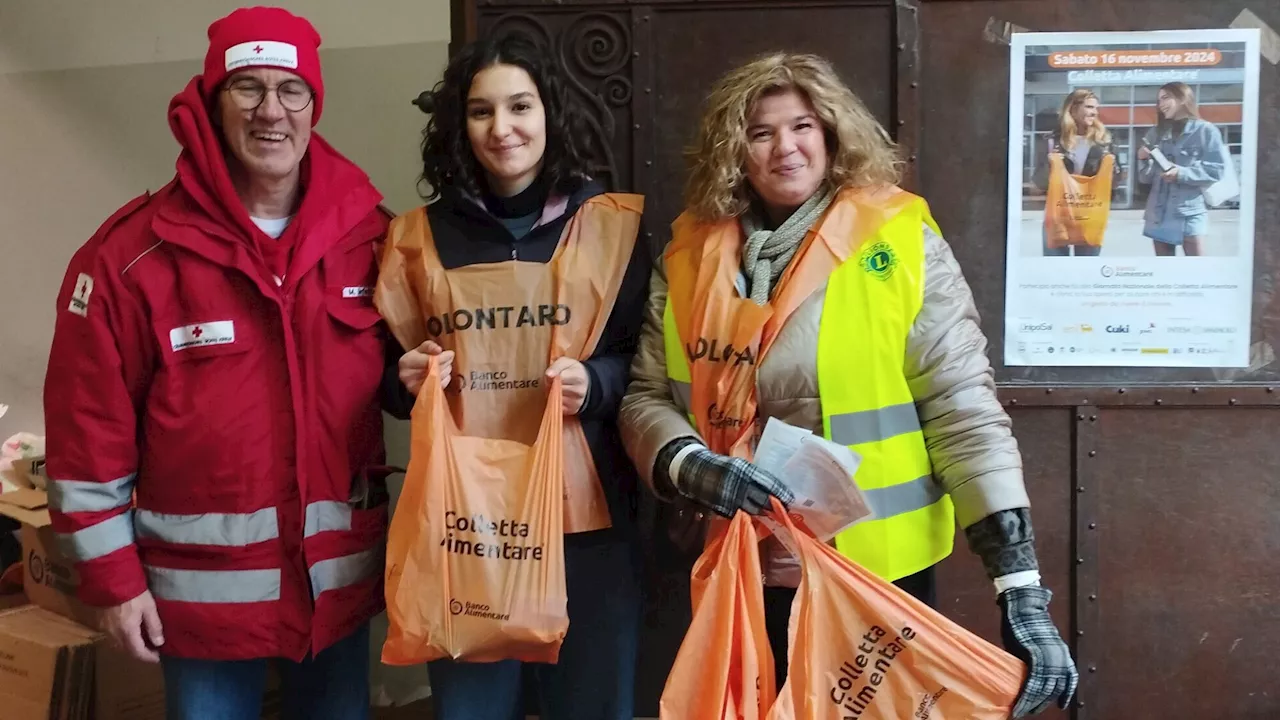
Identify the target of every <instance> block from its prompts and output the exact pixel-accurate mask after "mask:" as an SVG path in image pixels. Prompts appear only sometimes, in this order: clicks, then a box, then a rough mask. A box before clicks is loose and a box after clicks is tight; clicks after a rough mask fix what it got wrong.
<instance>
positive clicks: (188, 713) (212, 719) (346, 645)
mask: <svg viewBox="0 0 1280 720" xmlns="http://www.w3.org/2000/svg"><path fill="white" fill-rule="evenodd" d="M160 663H161V667H162V668H163V669H164V684H165V688H164V690H165V706H166V708H167V709H166V711H165V718H166V720H256V718H259V717H261V716H262V695H263V693H264V692H265V690H266V682H267V660H266V659H265V658H263V659H260V660H190V659H186V658H176V657H164V656H161V659H160ZM277 663H278V664H277V667H278V669H279V671H280V696H281V697H280V700H281V705H282V716H283V720H368V718H369V704H370V703H369V624H368V623H365V624H364V625H363V626H362V627H361V628H360V629H359V630H357V631H355V632H354V633H352V634H351V635H348V636H347V637H345V638H343V639H342V640H339V641H338V642H337V643H336V644H334V645H332V646H330V647H328V648H325V650H324V651H323V652H321V653H320V654H319V655H315V656H309V657H307V658H306V659H304V660H303V661H302V662H300V663H295V662H291V661H288V660H278V661H277Z"/></svg>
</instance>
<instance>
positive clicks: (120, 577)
mask: <svg viewBox="0 0 1280 720" xmlns="http://www.w3.org/2000/svg"><path fill="white" fill-rule="evenodd" d="M76 570H77V571H78V572H79V573H80V587H79V589H78V590H77V595H78V597H79V598H80V601H81V602H83V603H84V604H85V605H89V606H90V607H98V608H108V607H115V606H117V605H123V604H124V603H126V602H128V601H130V600H132V599H134V598H136V597H138V596H139V595H141V594H142V593H144V592H146V591H147V576H146V573H145V572H144V571H143V569H142V561H141V560H139V559H138V548H137V546H136V545H130V546H129V547H126V548H121V549H120V550H117V551H115V552H113V553H111V554H110V555H106V556H104V557H100V558H96V559H94V560H91V561H89V562H85V563H78V564H77V566H76Z"/></svg>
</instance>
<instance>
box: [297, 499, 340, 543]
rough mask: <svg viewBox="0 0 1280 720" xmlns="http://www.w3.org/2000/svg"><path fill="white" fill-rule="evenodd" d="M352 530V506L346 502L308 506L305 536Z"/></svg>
mask: <svg viewBox="0 0 1280 720" xmlns="http://www.w3.org/2000/svg"><path fill="white" fill-rule="evenodd" d="M350 529H351V506H350V505H348V504H347V503H344V502H335V501H333V500H322V501H320V502H313V503H311V504H310V505H308V506H307V518H306V524H305V525H304V527H303V535H304V536H305V537H311V536H312V535H315V534H316V533H322V532H328V531H330V530H350Z"/></svg>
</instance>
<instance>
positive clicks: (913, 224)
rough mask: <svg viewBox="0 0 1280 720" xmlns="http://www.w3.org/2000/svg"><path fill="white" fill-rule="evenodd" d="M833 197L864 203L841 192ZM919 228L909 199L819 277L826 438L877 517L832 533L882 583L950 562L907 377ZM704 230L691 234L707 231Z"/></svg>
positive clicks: (677, 376)
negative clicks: (846, 460) (848, 457)
mask: <svg viewBox="0 0 1280 720" xmlns="http://www.w3.org/2000/svg"><path fill="white" fill-rule="evenodd" d="M836 202H861V201H860V200H857V199H855V198H853V197H851V196H850V195H848V194H844V193H842V194H841V195H840V196H839V197H838V198H837V200H836ZM852 215H853V214H852V213H844V214H842V216H844V217H850V216H852ZM726 222H736V220H729V221H726ZM926 223H927V224H928V225H929V226H930V227H931V228H934V230H935V231H936V230H937V225H936V224H935V222H934V220H933V217H932V215H931V214H930V213H929V209H928V207H927V205H926V204H925V202H924V200H923V199H920V198H915V199H913V200H912V201H911V202H910V203H908V204H907V205H906V207H905V208H904V209H903V210H901V211H900V212H898V213H897V214H896V215H894V216H893V217H892V218H891V219H890V220H889V221H888V222H886V223H884V224H883V225H881V226H880V227H879V228H878V229H876V230H874V231H873V233H872V236H871V237H869V238H867V239H866V240H865V241H863V242H858V240H859V238H852V241H853V244H852V247H855V248H858V250H857V251H856V252H854V253H852V254H851V255H849V257H848V259H847V260H845V261H844V262H843V263H841V264H840V265H839V266H838V267H837V268H836V269H835V271H834V272H832V274H831V276H830V278H829V280H828V282H827V290H826V299H825V301H824V303H823V306H822V320H821V323H820V326H819V330H818V338H817V368H818V388H819V390H818V394H819V399H820V402H821V405H822V431H823V436H824V437H826V438H827V439H828V440H831V441H833V442H837V443H840V444H842V445H846V446H848V447H849V448H850V449H851V450H853V451H854V452H855V453H857V454H858V455H859V456H860V457H861V464H860V465H859V467H858V470H857V472H856V473H855V474H854V477H853V480H854V482H856V483H857V484H858V487H859V488H861V489H862V491H863V492H864V493H865V494H866V496H867V499H868V501H869V502H870V504H871V507H872V509H873V510H874V511H875V513H876V517H875V519H872V520H866V521H863V522H861V523H859V524H858V525H855V526H854V527H852V528H850V529H848V530H846V531H844V532H843V533H840V534H839V535H837V536H836V539H835V540H836V548H837V549H838V550H839V551H840V553H841V554H843V555H844V556H846V557H848V558H850V559H851V560H853V561H854V562H856V563H858V564H859V565H861V566H863V567H865V568H867V569H868V570H870V571H872V572H874V573H875V574H876V575H878V576H880V577H881V578H884V579H885V580H888V581H894V580H898V579H900V578H903V577H906V576H908V575H912V574H914V573H917V572H919V571H921V570H924V569H925V568H928V567H929V566H931V565H934V564H935V563H937V562H939V561H940V560H942V559H943V558H945V557H947V556H948V555H950V554H951V550H952V546H953V541H954V538H955V510H954V508H953V506H952V504H951V498H950V497H949V496H948V495H947V494H946V493H945V492H944V491H943V489H942V487H941V485H940V484H939V483H938V482H937V481H936V480H935V479H934V477H933V474H932V465H931V463H930V461H929V452H928V450H927V448H926V447H925V442H924V434H923V433H922V432H921V429H920V418H919V416H918V414H917V412H916V405H915V398H914V397H912V395H911V390H910V388H909V387H908V385H907V378H906V375H905V374H904V372H903V365H904V364H905V358H906V344H907V336H908V334H909V333H910V331H911V327H912V324H913V323H914V322H915V319H916V316H917V315H918V314H919V312H920V307H921V305H922V304H923V301H924V226H925V224H926ZM676 227H682V226H681V224H680V223H677V226H676ZM683 227H689V226H683ZM700 227H703V228H704V230H694V231H695V232H702V231H705V228H706V226H700ZM855 231H856V230H855V228H854V227H853V226H852V225H850V226H849V227H847V228H841V227H831V226H830V225H824V226H823V234H824V235H828V236H830V235H832V234H834V233H840V232H848V233H849V234H852V233H854V232H855ZM939 234H940V233H939ZM680 239H681V238H674V239H673V241H672V245H673V246H674V245H675V244H676V241H677V240H680ZM685 242H688V240H687V239H686V240H685ZM691 247H697V244H696V242H695V243H693V244H692V245H691ZM677 311H678V309H677V308H674V307H673V306H672V294H671V293H669V294H668V296H667V305H666V309H665V312H664V317H663V330H664V339H665V346H666V361H667V377H668V379H669V380H670V383H671V388H672V395H673V397H674V399H675V402H676V404H677V405H678V406H680V408H681V409H683V410H684V411H685V412H686V413H688V414H689V418H690V422H694V419H693V414H692V413H691V412H689V408H690V397H691V396H692V391H691V385H690V382H691V375H690V371H689V360H688V358H687V357H685V350H684V348H685V345H686V342H687V341H688V340H689V339H687V338H686V339H681V337H680V334H679V331H678V330H677V323H676V312H677ZM764 419H765V418H760V420H761V421H763V420H764ZM694 424H695V426H696V422H694Z"/></svg>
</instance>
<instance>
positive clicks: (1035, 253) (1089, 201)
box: [1004, 30, 1260, 367]
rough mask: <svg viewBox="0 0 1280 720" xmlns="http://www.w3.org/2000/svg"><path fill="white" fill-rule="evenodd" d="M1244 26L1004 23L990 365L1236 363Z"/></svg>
mask: <svg viewBox="0 0 1280 720" xmlns="http://www.w3.org/2000/svg"><path fill="white" fill-rule="evenodd" d="M1259 42H1260V34H1259V32H1258V31H1257V30H1173V31H1158V32H1123V33H1117V32H1098V33H1017V34H1014V35H1013V36H1012V38H1011V45H1012V48H1013V52H1012V58H1011V66H1012V70H1011V73H1010V81H1009V92H1010V102H1009V106H1010V108H1009V122H1010V125H1009V129H1010V142H1009V190H1008V212H1009V218H1008V228H1009V229H1008V234H1007V242H1006V284H1005V358H1004V361H1005V365H1009V366H1014V365H1037V366H1083V367H1242V366H1247V365H1248V362H1249V344H1250V335H1249V331H1250V319H1251V308H1252V295H1253V238H1254V202H1255V197H1254V195H1255V192H1254V190H1255V187H1254V186H1255V177H1256V162H1257V148H1258V121H1257V114H1258V69H1259Z"/></svg>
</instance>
